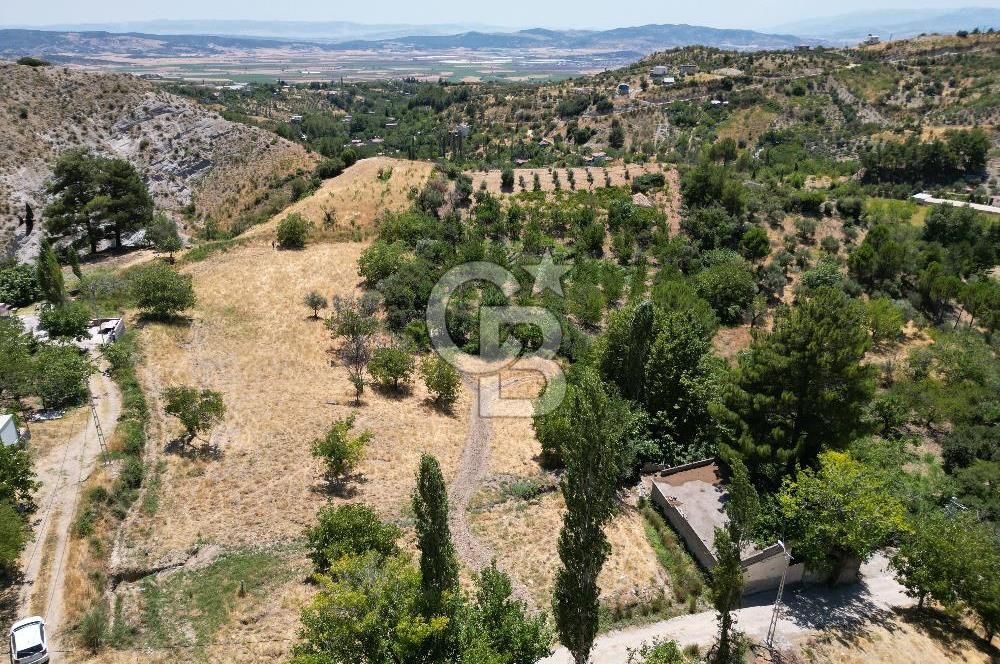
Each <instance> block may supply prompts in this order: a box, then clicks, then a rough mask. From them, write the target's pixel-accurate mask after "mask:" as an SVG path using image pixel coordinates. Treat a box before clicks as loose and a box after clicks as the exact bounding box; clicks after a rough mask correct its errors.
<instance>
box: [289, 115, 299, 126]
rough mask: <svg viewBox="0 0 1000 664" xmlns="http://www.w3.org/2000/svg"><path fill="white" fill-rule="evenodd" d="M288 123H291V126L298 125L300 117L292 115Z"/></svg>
mask: <svg viewBox="0 0 1000 664" xmlns="http://www.w3.org/2000/svg"><path fill="white" fill-rule="evenodd" d="M288 121H289V122H291V123H292V124H300V123H301V122H302V116H301V115H293V116H292V117H290V118H288Z"/></svg>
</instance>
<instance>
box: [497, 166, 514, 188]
mask: <svg viewBox="0 0 1000 664" xmlns="http://www.w3.org/2000/svg"><path fill="white" fill-rule="evenodd" d="M500 187H501V188H502V189H503V190H504V191H513V190H514V171H513V170H512V169H510V168H505V169H503V171H502V172H501V173H500Z"/></svg>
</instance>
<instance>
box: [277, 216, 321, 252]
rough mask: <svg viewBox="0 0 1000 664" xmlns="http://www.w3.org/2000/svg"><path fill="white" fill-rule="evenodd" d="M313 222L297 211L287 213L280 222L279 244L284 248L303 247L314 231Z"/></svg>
mask: <svg viewBox="0 0 1000 664" xmlns="http://www.w3.org/2000/svg"><path fill="white" fill-rule="evenodd" d="M312 227H313V225H312V222H310V221H306V219H305V217H303V216H302V215H301V214H298V213H297V212H293V213H292V214H289V215H287V216H286V217H285V218H284V219H282V220H281V221H280V222H279V223H278V231H277V238H278V246H280V247H281V248H282V249H302V248H304V247H305V246H306V240H308V239H309V234H310V233H311V232H312Z"/></svg>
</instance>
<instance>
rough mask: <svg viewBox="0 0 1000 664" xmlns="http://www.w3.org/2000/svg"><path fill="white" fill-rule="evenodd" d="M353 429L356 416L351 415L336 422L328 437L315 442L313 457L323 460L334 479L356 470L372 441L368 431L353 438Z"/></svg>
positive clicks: (327, 433)
mask: <svg viewBox="0 0 1000 664" xmlns="http://www.w3.org/2000/svg"><path fill="white" fill-rule="evenodd" d="M353 427H354V416H353V415H350V416H348V417H346V418H344V419H342V420H337V421H336V422H334V423H333V425H332V426H331V427H330V430H329V431H327V432H326V436H324V437H323V438H317V439H316V440H314V441H313V444H312V452H313V456H315V457H318V458H320V459H323V461H324V463H326V469H327V472H328V473H329V474H330V475H331V476H333V477H341V476H343V475H347V474H348V473H350V472H351V471H352V470H354V467H355V466H357V464H358V462H359V461H361V455H362V454H363V453H364V450H365V445H367V444H368V442H369V441H371V439H372V434H371V432H370V431H367V430H365V431H362V432H361V433H360V434H358V435H357V436H352V435H351V429H352V428H353Z"/></svg>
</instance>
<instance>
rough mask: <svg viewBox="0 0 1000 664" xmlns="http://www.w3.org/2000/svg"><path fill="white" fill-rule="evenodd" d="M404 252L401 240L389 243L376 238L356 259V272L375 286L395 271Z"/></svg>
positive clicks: (369, 284)
mask: <svg viewBox="0 0 1000 664" xmlns="http://www.w3.org/2000/svg"><path fill="white" fill-rule="evenodd" d="M405 252H406V245H405V244H403V243H402V242H393V243H389V242H386V241H385V240H381V239H380V240H376V241H375V242H373V243H372V244H371V246H370V247H368V248H367V249H365V250H364V251H363V252H361V257H360V258H359V259H358V273H359V274H361V276H362V277H364V279H365V283H367V284H368V286H370V287H375V286H376V285H378V283H379V282H380V281H382V280H383V279H386V278H387V277H389V276H391V275H392V274H394V273H395V272H396V270H397V269H398V268H399V263H400V261H401V260H402V258H403V254H404V253H405Z"/></svg>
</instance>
